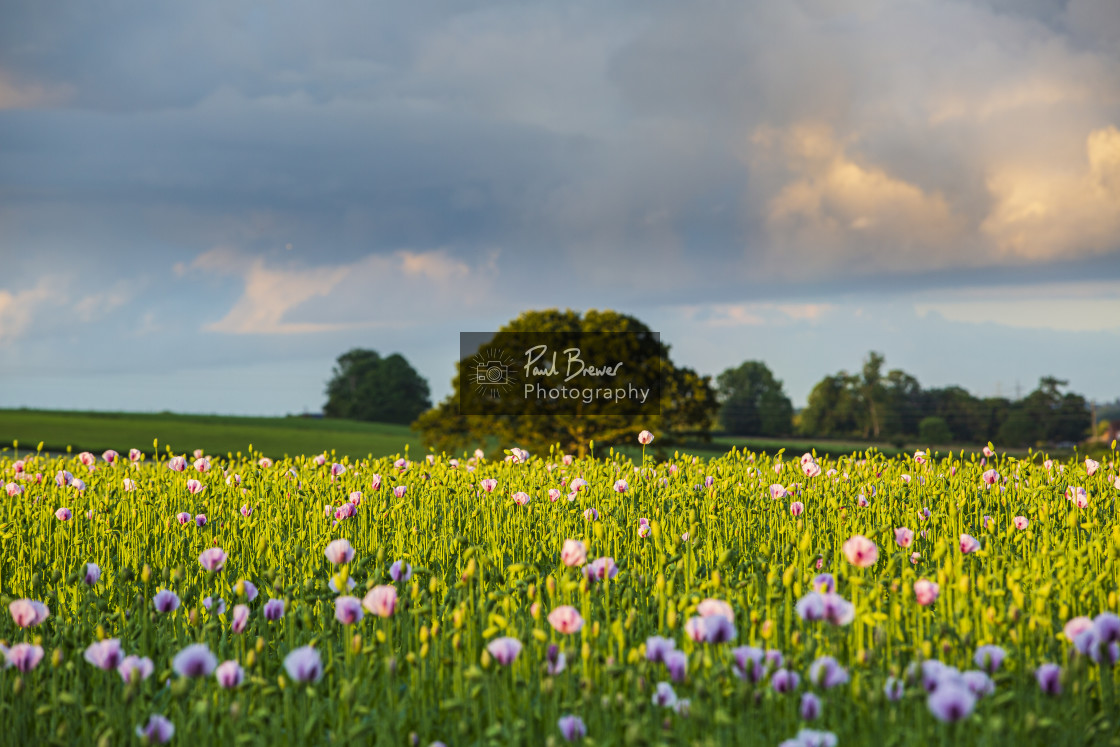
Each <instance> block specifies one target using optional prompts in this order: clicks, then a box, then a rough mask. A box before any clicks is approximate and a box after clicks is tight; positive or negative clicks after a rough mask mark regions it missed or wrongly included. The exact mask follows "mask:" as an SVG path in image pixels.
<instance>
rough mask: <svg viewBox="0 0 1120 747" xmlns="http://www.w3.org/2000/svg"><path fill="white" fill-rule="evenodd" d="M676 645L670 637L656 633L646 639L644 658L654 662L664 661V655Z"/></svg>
mask: <svg viewBox="0 0 1120 747" xmlns="http://www.w3.org/2000/svg"><path fill="white" fill-rule="evenodd" d="M676 647H677V643H676V641H674V640H673V639H672V638H662V637H661V636H658V635H653V636H650V637H649V638H647V639H646V659H647V660H648V661H651V662H653V663H655V664H660V663H661V662H663V661H665V655H666V654H668V653H669V652H670V651H672V650H673V649H675V648H676Z"/></svg>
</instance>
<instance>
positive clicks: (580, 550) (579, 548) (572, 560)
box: [560, 539, 587, 568]
mask: <svg viewBox="0 0 1120 747" xmlns="http://www.w3.org/2000/svg"><path fill="white" fill-rule="evenodd" d="M560 562H561V563H563V564H564V565H566V566H568V567H569V568H572V567H574V566H577V565H583V564H584V563H586V562H587V548H586V547H584V545H583V543H582V542H580V541H579V540H575V539H566V540H564V547H563V548H561V550H560Z"/></svg>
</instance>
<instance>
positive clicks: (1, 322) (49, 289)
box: [0, 277, 57, 343]
mask: <svg viewBox="0 0 1120 747" xmlns="http://www.w3.org/2000/svg"><path fill="white" fill-rule="evenodd" d="M56 283H57V280H56V279H53V278H49V277H43V278H40V279H39V282H38V283H36V284H35V285H34V286H33V287H30V288H24V289H22V290H17V291H15V292H14V293H13V292H12V291H10V290H6V289H0V343H3V342H11V341H12V340H15V339H18V338H19V337H21V336H23V334H24V333H25V332H27V330H28V328H29V327H30V326H31V323H32V321H33V320H34V314H35V311H36V310H37V309H38V308H39V307H41V306H42V305H44V304H46V303H49V302H50V301H51V300H52V299H53V298H55V287H54V286H55V285H56Z"/></svg>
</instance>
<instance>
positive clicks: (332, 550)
mask: <svg viewBox="0 0 1120 747" xmlns="http://www.w3.org/2000/svg"><path fill="white" fill-rule="evenodd" d="M323 554H324V555H326V556H327V560H329V561H330V562H332V563H334V564H335V565H341V564H343V563H349V562H350V561H351V560H353V559H354V548H353V547H351V545H350V540H347V539H336V540H334V541H333V542H330V543H328V544H327V549H326V550H324V551H323Z"/></svg>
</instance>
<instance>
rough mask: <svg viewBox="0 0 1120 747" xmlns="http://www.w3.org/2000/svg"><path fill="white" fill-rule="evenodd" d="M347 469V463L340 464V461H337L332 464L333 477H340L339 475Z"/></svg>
mask: <svg viewBox="0 0 1120 747" xmlns="http://www.w3.org/2000/svg"><path fill="white" fill-rule="evenodd" d="M345 471H346V465H345V464H339V463H338V462H335V463H334V464H332V465H331V477H338V476H339V475H341V474H342V473H343V472H345Z"/></svg>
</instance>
